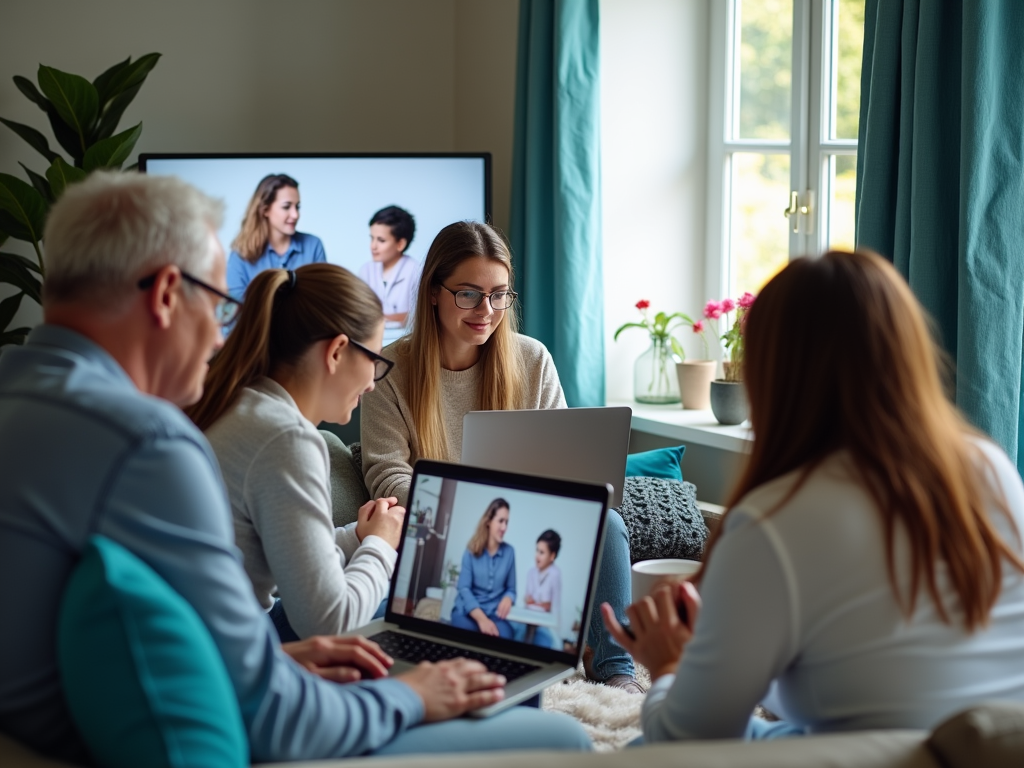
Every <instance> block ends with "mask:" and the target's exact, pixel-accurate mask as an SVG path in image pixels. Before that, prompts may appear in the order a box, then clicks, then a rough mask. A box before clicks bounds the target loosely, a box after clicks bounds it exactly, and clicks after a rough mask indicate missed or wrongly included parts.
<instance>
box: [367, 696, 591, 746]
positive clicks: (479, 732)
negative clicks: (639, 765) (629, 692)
mask: <svg viewBox="0 0 1024 768" xmlns="http://www.w3.org/2000/svg"><path fill="white" fill-rule="evenodd" d="M506 749H566V750H574V751H590V749H591V744H590V739H589V738H588V737H587V734H586V732H584V730H583V727H582V726H581V725H580V724H579V723H578V722H577V721H576V720H574V719H573V718H571V717H569V716H568V715H563V714H562V713H560V712H545V711H543V710H539V709H531V708H529V707H512V708H511V709H507V710H505V711H504V712H502V713H500V714H497V715H495V716H494V717H488V718H485V719H483V720H472V719H469V718H459V719H457V720H448V721H446V722H443V723H433V724H430V725H419V726H416V727H415V728H410V729H409V730H407V731H405V732H404V733H403V734H401V735H400V736H398V737H396V738H395V739H394V740H393V741H391V742H390V743H389V744H386V745H384V746H383V747H381V748H380V749H378V750H377V751H376V752H372V753H370V756H371V757H382V756H384V755H415V754H422V753H428V752H492V751H497V750H506Z"/></svg>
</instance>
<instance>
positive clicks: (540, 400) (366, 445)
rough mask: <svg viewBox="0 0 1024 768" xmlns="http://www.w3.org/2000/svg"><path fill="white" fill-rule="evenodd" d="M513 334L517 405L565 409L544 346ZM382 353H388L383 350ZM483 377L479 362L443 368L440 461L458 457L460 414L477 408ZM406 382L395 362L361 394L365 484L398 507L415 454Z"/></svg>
mask: <svg viewBox="0 0 1024 768" xmlns="http://www.w3.org/2000/svg"><path fill="white" fill-rule="evenodd" d="M515 338H516V342H517V343H518V345H519V354H520V357H521V359H522V361H523V366H524V367H525V369H526V387H525V390H524V396H523V402H522V403H520V405H519V408H521V409H530V408H534V409H540V408H565V407H566V406H565V395H563V394H562V386H561V384H559V382H558V371H556V370H555V363H554V361H553V360H552V359H551V355H550V354H549V353H548V350H547V348H546V347H545V346H544V345H543V344H541V343H540V342H539V341H537V340H536V339H532V338H530V337H529V336H523V335H521V334H517V335H516V337H515ZM383 354H384V356H385V357H388V352H387V350H385V351H384V353H383ZM391 359H395V357H394V356H391ZM482 376H483V371H482V369H481V367H480V365H479V364H478V365H474V366H473V367H472V368H469V369H467V370H465V371H449V370H442V371H441V397H442V402H441V407H442V409H443V411H444V424H445V433H446V435H447V438H448V455H447V456H439V457H435V458H439V459H442V460H444V461H459V460H460V459H461V458H462V417H463V416H465V415H466V414H467V413H469V412H470V411H478V410H480V381H481V378H482ZM409 386H410V382H409V381H408V380H407V379H406V376H405V371H404V370H403V369H402V366H401V364H400V363H399V364H396V365H395V367H394V368H392V369H391V373H390V374H389V375H388V377H387V378H386V379H384V380H383V381H380V382H378V383H377V386H376V388H375V389H374V390H373V391H372V392H370V393H368V394H366V395H364V396H363V400H362V415H361V417H360V425H361V434H360V439H361V442H362V448H363V474H364V475H365V477H366V487H367V488H369V490H370V495H371V496H373V498H380V497H382V496H397V497H398V503H399V504H402V505H405V502H406V497H407V496H408V494H409V485H410V483H411V481H412V465H413V464H414V463H416V460H417V459H418V458H419V446H418V444H417V440H416V430H415V427H414V426H413V418H412V412H411V411H410V410H409V403H408V401H407V399H406V397H405V393H406V392H407V391H408V387H409Z"/></svg>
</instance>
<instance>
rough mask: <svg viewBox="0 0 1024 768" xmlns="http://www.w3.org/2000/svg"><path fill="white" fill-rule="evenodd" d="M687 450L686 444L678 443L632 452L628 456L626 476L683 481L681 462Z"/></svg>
mask: <svg viewBox="0 0 1024 768" xmlns="http://www.w3.org/2000/svg"><path fill="white" fill-rule="evenodd" d="M685 452H686V446H685V445H677V446H675V447H674V448H659V449H658V450H656V451H644V452H643V453H631V454H629V455H628V456H626V477H660V478H663V479H665V480H678V481H679V482H682V481H683V470H682V468H681V467H680V465H679V462H680V461H682V460H683V453H685Z"/></svg>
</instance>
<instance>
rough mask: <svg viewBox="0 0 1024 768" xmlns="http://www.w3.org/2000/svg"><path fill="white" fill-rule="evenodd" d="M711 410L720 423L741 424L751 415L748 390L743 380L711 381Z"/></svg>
mask: <svg viewBox="0 0 1024 768" xmlns="http://www.w3.org/2000/svg"><path fill="white" fill-rule="evenodd" d="M711 412H712V413H713V414H715V418H716V419H718V423H719V424H739V423H741V422H743V421H744V420H745V419H746V418H747V416H749V415H750V406H749V405H748V404H747V390H746V388H745V387H744V386H743V382H742V381H725V380H724V379H715V380H714V381H712V382H711Z"/></svg>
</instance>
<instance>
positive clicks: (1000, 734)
mask: <svg viewBox="0 0 1024 768" xmlns="http://www.w3.org/2000/svg"><path fill="white" fill-rule="evenodd" d="M928 745H929V746H930V747H931V748H932V749H933V750H934V751H935V753H936V754H937V755H938V756H939V759H940V760H941V761H942V763H943V764H944V765H945V766H946V767H947V768H1020V766H1024V704H1021V703H1017V702H1007V701H999V702H992V703H989V704H980V705H978V706H976V707H971V708H970V709H968V710H965V711H964V712H961V713H959V714H958V715H954V716H953V717H951V718H949V719H948V720H946V721H945V722H944V723H942V725H940V726H939V727H938V728H936V729H935V731H934V732H933V733H932V735H931V736H930V737H929V739H928Z"/></svg>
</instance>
